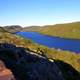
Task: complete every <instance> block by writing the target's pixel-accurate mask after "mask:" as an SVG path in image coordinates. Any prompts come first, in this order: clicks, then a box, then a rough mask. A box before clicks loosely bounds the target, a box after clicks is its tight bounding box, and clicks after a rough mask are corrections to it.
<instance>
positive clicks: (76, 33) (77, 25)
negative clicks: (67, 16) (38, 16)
mask: <svg viewBox="0 0 80 80" xmlns="http://www.w3.org/2000/svg"><path fill="white" fill-rule="evenodd" d="M33 31H36V32H39V33H42V34H45V35H50V36H56V37H61V38H70V39H80V22H74V23H67V24H56V25H47V26H43V27H40V28H38V29H36V30H33Z"/></svg>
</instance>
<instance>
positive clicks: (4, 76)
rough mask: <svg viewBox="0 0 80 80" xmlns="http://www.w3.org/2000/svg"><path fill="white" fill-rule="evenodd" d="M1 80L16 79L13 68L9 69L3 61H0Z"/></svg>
mask: <svg viewBox="0 0 80 80" xmlns="http://www.w3.org/2000/svg"><path fill="white" fill-rule="evenodd" d="M0 80H15V78H14V75H13V74H12V72H11V70H9V69H7V68H6V66H5V65H4V63H3V62H2V61H0Z"/></svg>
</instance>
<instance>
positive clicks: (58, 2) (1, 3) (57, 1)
mask: <svg viewBox="0 0 80 80" xmlns="http://www.w3.org/2000/svg"><path fill="white" fill-rule="evenodd" d="M75 21H80V0H0V26H5V25H21V26H32V25H38V26H39V25H40V26H41V25H52V24H58V23H68V22H75Z"/></svg>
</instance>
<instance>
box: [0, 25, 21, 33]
mask: <svg viewBox="0 0 80 80" xmlns="http://www.w3.org/2000/svg"><path fill="white" fill-rule="evenodd" d="M21 30H22V27H21V26H19V25H12V26H3V27H0V32H8V33H16V32H19V31H21Z"/></svg>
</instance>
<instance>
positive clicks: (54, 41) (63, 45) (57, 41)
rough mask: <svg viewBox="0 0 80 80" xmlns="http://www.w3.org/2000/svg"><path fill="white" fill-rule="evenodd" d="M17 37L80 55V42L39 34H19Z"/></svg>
mask: <svg viewBox="0 0 80 80" xmlns="http://www.w3.org/2000/svg"><path fill="white" fill-rule="evenodd" d="M16 34H17V35H20V36H23V37H25V38H28V39H31V40H32V41H34V42H36V43H38V44H41V45H44V46H47V47H49V48H55V49H62V50H68V51H72V52H76V53H80V40H78V39H65V38H58V37H52V36H47V35H43V34H39V33H37V32H17V33H16Z"/></svg>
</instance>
